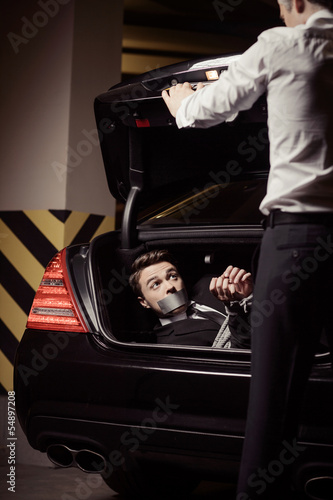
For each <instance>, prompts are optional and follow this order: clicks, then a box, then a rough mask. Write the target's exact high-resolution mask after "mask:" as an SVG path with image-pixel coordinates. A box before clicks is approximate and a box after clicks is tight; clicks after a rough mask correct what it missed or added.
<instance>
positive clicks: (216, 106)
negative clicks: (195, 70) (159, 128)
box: [176, 36, 268, 128]
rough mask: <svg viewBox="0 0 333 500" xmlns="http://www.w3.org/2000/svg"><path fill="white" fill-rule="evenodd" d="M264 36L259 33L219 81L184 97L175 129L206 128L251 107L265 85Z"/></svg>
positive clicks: (262, 91) (266, 70) (266, 71)
mask: <svg viewBox="0 0 333 500" xmlns="http://www.w3.org/2000/svg"><path fill="white" fill-rule="evenodd" d="M266 51H267V48H266V44H265V37H262V36H260V37H259V39H258V41H257V42H256V43H255V44H254V45H252V47H250V48H249V49H248V50H247V51H246V52H244V54H243V55H242V56H241V57H240V58H239V59H238V60H237V61H235V62H234V63H232V64H230V66H229V69H228V70H227V71H225V72H223V73H222V74H221V76H220V78H219V80H218V81H217V82H215V83H212V84H209V85H206V86H205V87H204V88H203V89H201V90H199V91H198V92H195V93H194V94H192V95H190V96H188V97H186V98H185V99H184V100H183V102H182V104H181V106H180V108H179V110H178V112H177V115H176V123H177V126H178V128H183V127H197V128H208V127H212V126H213V125H217V124H219V123H222V122H224V121H227V120H230V119H231V118H232V117H233V116H234V115H235V114H237V113H238V112H239V111H243V110H246V109H250V108H251V107H252V105H253V104H254V102H255V101H256V100H257V99H258V98H259V96H260V95H261V94H263V93H264V92H265V90H266V85H267V73H268V69H267V64H266V62H265V60H266V55H265V54H266Z"/></svg>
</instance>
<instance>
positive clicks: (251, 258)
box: [92, 234, 260, 343]
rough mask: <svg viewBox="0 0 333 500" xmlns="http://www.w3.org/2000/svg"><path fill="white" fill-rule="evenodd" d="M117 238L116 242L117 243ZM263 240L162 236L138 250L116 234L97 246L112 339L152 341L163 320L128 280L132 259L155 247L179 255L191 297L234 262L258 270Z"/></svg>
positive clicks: (98, 275) (102, 301)
mask: <svg viewBox="0 0 333 500" xmlns="http://www.w3.org/2000/svg"><path fill="white" fill-rule="evenodd" d="M112 240H113V241H112ZM259 241H260V238H258V237H256V238H253V237H252V238H244V237H238V238H235V237H232V236H229V237H226V236H220V237H219V236H218V234H217V235H216V236H215V237H213V238H209V239H206V238H203V237H200V238H186V237H183V238H180V239H178V238H172V237H171V238H170V237H169V238H168V239H166V238H161V239H155V240H153V241H145V243H143V244H141V245H138V246H137V247H135V248H133V249H130V250H129V249H122V248H121V247H120V245H119V241H118V242H117V243H116V242H115V241H114V239H113V238H111V236H110V235H105V236H104V237H101V238H99V239H98V241H96V243H95V245H94V247H93V249H92V250H93V262H94V268H95V272H96V275H95V278H96V280H97V281H98V284H99V286H98V301H99V305H100V307H99V310H100V312H101V316H102V317H103V318H104V322H103V323H104V329H105V332H104V333H105V334H106V336H107V337H109V338H110V337H111V338H114V339H116V340H118V341H121V342H139V343H142V342H148V343H149V342H151V341H152V340H151V332H152V330H153V328H154V326H155V325H156V324H157V322H158V320H157V318H156V316H155V314H154V313H153V312H152V311H151V310H149V309H145V308H143V307H142V306H141V305H140V303H139V301H138V299H137V298H136V296H135V295H134V293H133V291H132V289H131V287H130V286H129V284H128V277H129V275H130V272H131V271H130V266H131V263H132V262H133V261H134V260H135V258H136V257H137V256H139V255H140V254H142V253H145V252H147V251H150V250H154V249H167V250H169V251H170V252H171V253H172V255H174V256H175V257H176V260H177V262H178V264H179V265H178V269H179V271H180V274H181V276H182V278H183V280H184V282H185V284H186V288H187V291H188V295H189V297H190V298H198V297H199V296H200V288H201V287H209V282H210V279H211V278H212V277H213V276H219V275H221V274H222V273H223V271H224V270H225V269H226V268H227V266H228V265H234V266H237V267H240V268H243V269H246V270H248V271H251V272H254V267H255V265H256V264H255V263H256V255H257V249H258V244H259Z"/></svg>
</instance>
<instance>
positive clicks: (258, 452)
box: [162, 0, 333, 500]
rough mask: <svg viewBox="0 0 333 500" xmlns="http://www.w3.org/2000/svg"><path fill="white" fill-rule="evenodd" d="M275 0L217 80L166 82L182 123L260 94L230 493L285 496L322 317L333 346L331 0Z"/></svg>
mask: <svg viewBox="0 0 333 500" xmlns="http://www.w3.org/2000/svg"><path fill="white" fill-rule="evenodd" d="M278 3H279V7H280V14H281V18H282V19H283V20H284V22H285V24H286V27H277V28H273V29H270V30H267V31H265V32H263V33H262V34H261V35H260V36H259V37H258V40H257V42H256V43H255V44H254V45H253V46H252V47H250V48H249V49H248V50H247V51H246V52H245V53H244V54H243V55H242V56H240V58H239V59H238V60H237V61H236V62H234V63H232V64H230V66H229V69H228V71H227V72H224V73H223V74H222V75H221V77H220V79H219V80H218V81H217V82H216V83H213V84H211V85H207V86H205V87H203V86H202V85H200V86H198V90H197V91H196V92H194V91H193V90H192V88H191V86H190V84H189V83H185V84H183V85H176V86H175V87H172V88H171V89H170V90H169V92H167V91H163V93H162V97H163V99H164V101H165V103H166V105H167V106H168V108H169V110H170V112H171V114H172V115H173V116H175V118H176V123H177V125H178V127H179V128H181V127H202V128H205V127H210V126H213V125H216V124H218V123H221V122H223V121H225V120H228V119H231V118H232V116H233V115H234V114H235V113H238V112H239V111H242V110H246V109H249V108H251V106H252V105H253V103H254V102H255V101H256V100H257V99H258V97H259V96H260V95H262V94H264V93H266V95H267V104H268V129H269V140H270V173H269V178H268V185H267V193H266V196H265V197H264V199H263V200H262V202H261V204H260V210H261V211H262V213H263V214H264V215H265V216H266V223H265V227H266V230H265V233H264V237H263V241H262V244H261V251H260V258H259V266H258V271H257V276H256V280H255V281H256V285H255V291H254V305H253V308H252V313H251V314H252V376H251V389H250V399H249V408H248V417H247V424H246V433H245V442H244V447H243V454H242V460H241V467H240V474H239V480H238V494H237V500H248V499H251V500H252V499H255V498H260V499H263V498H268V499H269V500H272V499H275V498H278V499H281V498H289V497H287V496H286V495H287V494H288V493H287V492H288V490H289V489H290V478H289V476H288V475H289V474H290V472H289V469H290V465H291V461H290V464H289V467H288V464H286V463H284V464H282V468H280V469H279V473H276V470H277V466H276V464H277V463H278V462H279V460H280V457H281V456H282V455H283V454H284V453H285V452H286V443H289V445H291V444H292V443H294V441H295V439H296V436H297V426H298V423H299V418H300V408H301V403H302V396H303V394H304V389H305V385H306V382H307V379H308V377H309V373H310V370H311V365H312V362H313V356H314V352H315V349H316V345H317V342H318V338H319V336H320V334H321V332H322V330H323V328H325V327H328V328H327V330H326V331H327V340H328V343H329V345H330V349H331V352H332V347H333V338H332V336H333V328H332V325H333V313H332V300H333V289H332V286H331V284H332V277H333V241H332V238H333V160H332V158H333V157H332V151H331V147H332V145H333V141H332V128H331V126H332V116H333V109H332V108H333V105H332V95H333V70H332V67H333V14H332V2H331V1H330V0H279V1H278ZM330 142H331V144H330ZM258 304H259V305H261V307H257V306H258ZM264 305H265V306H267V307H266V309H265V308H264ZM268 306H269V307H268ZM263 311H264V312H263ZM323 403H324V402H323ZM325 403H327V402H325ZM331 404H332V403H331ZM272 464H273V465H274V464H275V469H274V467H273V465H272ZM263 471H266V476H265V478H264V474H263ZM267 471H268V472H267ZM291 498H294V497H293V496H292V497H291Z"/></svg>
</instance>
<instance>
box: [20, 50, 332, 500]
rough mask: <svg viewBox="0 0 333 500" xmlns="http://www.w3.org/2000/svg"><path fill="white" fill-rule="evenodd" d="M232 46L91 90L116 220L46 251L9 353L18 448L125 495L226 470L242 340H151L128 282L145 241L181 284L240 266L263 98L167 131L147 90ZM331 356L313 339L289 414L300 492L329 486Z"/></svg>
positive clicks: (198, 77) (242, 390)
mask: <svg viewBox="0 0 333 500" xmlns="http://www.w3.org/2000/svg"><path fill="white" fill-rule="evenodd" d="M237 57H238V55H237V54H232V55H229V56H221V57H214V58H211V59H203V60H196V61H191V62H187V63H180V64H177V65H173V66H169V67H166V68H162V69H159V70H154V71H151V72H150V73H146V74H144V75H141V76H140V77H135V78H133V79H130V80H128V81H125V82H124V83H121V84H119V85H116V86H114V87H113V88H111V89H110V90H109V91H107V92H105V93H103V94H101V95H99V96H98V97H97V98H96V100H95V116H96V123H97V128H98V132H99V138H100V143H101V150H102V155H103V161H104V164H105V170H106V176H107V181H108V184H109V188H110V191H111V193H112V195H113V196H114V197H115V198H116V199H117V200H119V201H121V202H123V203H124V204H125V208H124V213H123V221H122V226H121V229H120V230H116V231H113V232H111V233H106V234H103V235H102V236H99V237H97V238H96V239H94V240H93V241H92V242H90V243H87V244H82V245H75V246H70V247H67V248H65V249H64V250H62V251H61V252H59V253H58V254H57V255H56V256H55V257H54V258H53V259H52V261H51V262H50V264H49V265H48V267H47V268H46V270H45V274H44V277H43V280H42V282H41V284H40V287H39V289H38V291H37V293H36V296H35V300H34V302H33V305H32V308H31V313H30V315H29V319H28V323H27V329H26V331H25V333H24V335H23V338H22V340H21V342H20V345H19V347H18V350H17V355H16V361H15V392H16V401H17V413H18V417H19V420H20V423H21V426H22V428H23V430H24V432H25V434H26V435H27V438H28V440H29V443H30V444H31V446H32V447H33V448H35V449H37V450H40V451H41V452H45V453H47V455H48V457H49V458H50V459H51V461H52V462H54V463H55V464H57V465H59V466H64V467H69V466H72V465H76V466H78V467H79V468H81V469H82V470H85V471H87V472H95V473H99V474H101V475H102V476H103V478H104V479H105V481H106V483H107V484H108V485H109V486H110V487H111V488H112V489H114V490H116V491H118V492H120V493H122V494H124V495H126V494H128V495H133V494H134V495H135V496H137V497H138V496H140V495H143V496H144V497H145V498H147V497H148V496H152V497H154V498H162V497H163V496H168V495H169V494H171V493H172V494H173V495H174V494H175V492H176V491H177V492H183V493H184V494H185V492H188V491H191V490H192V489H193V488H194V487H195V485H196V484H197V482H198V481H199V480H200V479H208V480H213V481H214V480H218V481H228V482H235V481H236V478H237V473H238V467H239V460H240V454H241V448H242V443H243V438H244V427H245V419H246V410H247V401H248V390H249V381H250V364H251V352H250V350H245V349H215V348H212V347H198V346H181V345H163V344H158V345H157V344H155V343H154V342H151V341H150V340H149V339H150V336H149V333H150V332H151V331H152V329H153V328H154V323H155V321H156V320H155V318H153V317H152V316H151V315H149V314H148V313H149V311H147V310H145V309H143V308H142V307H141V306H140V304H139V302H138V301H137V299H136V297H135V296H134V294H133V292H132V290H131V289H130V287H129V285H128V277H129V274H130V268H131V264H132V262H133V260H134V259H135V258H136V257H137V256H138V255H140V254H141V253H143V252H145V251H148V250H151V249H157V248H163V249H164V248H165V249H168V250H170V251H171V252H172V253H173V254H174V255H175V256H176V257H177V259H178V262H179V265H180V268H181V272H182V276H183V278H184V280H185V282H186V283H187V286H188V287H189V288H190V289H195V287H197V286H198V283H201V282H202V281H204V280H205V279H208V278H209V276H212V275H217V274H221V273H222V272H223V271H224V269H225V268H226V266H227V265H229V264H232V265H235V266H239V267H242V268H244V269H247V270H252V272H253V273H255V267H256V255H257V251H258V245H259V244H260V240H261V237H262V226H261V218H262V216H261V214H260V212H259V210H258V206H259V203H260V201H261V199H262V198H263V196H264V193H265V189H266V182H267V175H268V170H269V141H268V134H267V123H266V118H267V114H266V100H265V97H262V98H261V99H259V100H258V101H257V102H256V103H255V105H254V106H253V107H252V108H251V109H249V110H247V111H244V112H242V113H239V115H238V116H236V117H235V118H234V120H233V121H231V122H229V123H224V124H221V125H219V126H215V127H212V128H210V129H207V130H195V129H182V130H178V128H177V127H176V125H175V121H174V119H173V118H172V117H171V116H170V114H169V112H168V111H167V108H166V106H165V104H164V102H163V99H162V98H161V91H162V90H163V89H166V88H168V87H171V86H172V85H175V84H176V83H178V82H184V81H189V82H191V83H192V85H193V86H194V87H195V85H196V84H197V83H198V82H204V84H206V85H211V84H213V82H214V80H216V79H217V78H219V77H220V75H221V73H223V72H224V71H227V69H228V65H229V63H230V61H231V60H233V59H234V58H237ZM221 78H223V75H222V76H221ZM331 368H332V367H331V364H330V357H329V353H328V349H327V346H326V345H325V343H323V344H321V345H320V346H318V354H317V355H316V359H315V362H314V365H313V370H312V373H311V377H310V379H309V383H308V386H307V392H306V398H305V402H304V408H303V412H302V417H301V422H300V426H299V435H298V440H299V447H300V448H299V449H302V452H298V451H297V449H296V450H295V449H294V450H291V451H290V454H291V455H289V456H291V457H294V460H292V461H293V482H294V485H295V488H296V489H298V490H300V491H306V492H307V498H312V499H315V498H316V499H317V498H321V499H324V498H325V499H328V498H332V491H333V489H332V483H333V464H332V462H333V460H332V457H333V413H332V406H333V405H326V404H325V401H329V400H330V401H331V400H332V394H333V376H332V369H331ZM272 474H273V472H272ZM328 487H330V488H331V490H330V491H331V492H330V493H329V495H330V496H327V488H328Z"/></svg>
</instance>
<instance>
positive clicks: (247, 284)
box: [209, 266, 253, 302]
mask: <svg viewBox="0 0 333 500" xmlns="http://www.w3.org/2000/svg"><path fill="white" fill-rule="evenodd" d="M209 291H210V292H211V293H212V294H213V295H214V297H216V298H217V299H218V300H221V301H222V302H231V301H240V300H242V299H244V298H245V297H248V296H249V295H251V293H252V291H253V281H252V275H251V273H248V272H246V271H245V270H244V269H239V267H233V266H228V267H227V269H226V270H225V271H224V273H223V274H221V276H219V277H218V278H212V280H211V282H210V285H209Z"/></svg>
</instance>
